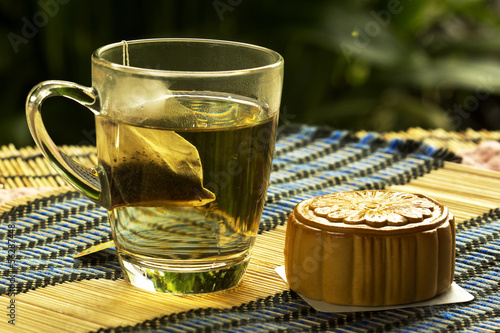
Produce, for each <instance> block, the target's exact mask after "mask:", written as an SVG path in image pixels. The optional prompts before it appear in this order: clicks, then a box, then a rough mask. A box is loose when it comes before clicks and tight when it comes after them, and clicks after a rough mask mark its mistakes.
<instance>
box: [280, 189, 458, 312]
mask: <svg viewBox="0 0 500 333" xmlns="http://www.w3.org/2000/svg"><path fill="white" fill-rule="evenodd" d="M287 223H288V225H287V234H286V242H285V271H286V276H287V280H288V282H289V285H290V287H291V289H293V290H294V291H296V292H298V293H301V294H303V295H304V296H307V297H310V298H313V299H317V300H323V301H327V302H330V303H335V304H343V305H358V306H381V305H395V304H404V303H412V302H418V301H422V300H425V299H429V298H432V297H434V296H436V295H439V294H441V293H443V292H444V291H446V290H448V288H449V287H450V285H451V283H452V281H453V274H454V266H455V223H454V217H453V215H452V214H451V213H450V212H449V211H448V209H447V208H446V207H445V206H443V205H441V204H440V203H438V202H437V201H435V200H434V199H431V198H429V197H427V196H425V195H421V194H411V193H405V192H395V191H352V192H340V193H333V194H328V195H325V196H321V197H316V198H312V199H309V200H305V201H303V202H301V203H299V204H298V205H297V206H296V207H295V209H294V211H293V212H292V213H291V214H290V216H289V218H288V222H287Z"/></svg>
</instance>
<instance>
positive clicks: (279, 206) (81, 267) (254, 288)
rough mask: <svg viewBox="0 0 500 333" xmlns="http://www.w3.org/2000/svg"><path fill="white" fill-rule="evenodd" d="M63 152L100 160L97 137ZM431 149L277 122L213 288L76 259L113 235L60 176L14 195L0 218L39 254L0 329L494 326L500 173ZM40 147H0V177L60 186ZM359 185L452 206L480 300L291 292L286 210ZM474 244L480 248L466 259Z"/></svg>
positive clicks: (2, 302) (461, 263) (112, 262)
mask: <svg viewBox="0 0 500 333" xmlns="http://www.w3.org/2000/svg"><path fill="white" fill-rule="evenodd" d="M78 149H81V150H78ZM66 152H68V153H70V154H73V156H75V157H77V158H78V159H80V160H81V161H83V162H84V163H88V165H91V164H93V163H95V155H94V152H93V148H92V147H83V148H82V147H66ZM435 152H436V150H432V149H429V147H427V146H426V145H415V143H414V142H412V143H411V145H410V144H408V145H405V142H404V140H403V141H401V140H396V141H380V140H378V138H377V136H374V135H372V134H367V135H365V136H363V137H361V138H356V137H355V136H353V135H351V134H350V133H347V132H343V131H325V130H320V129H318V128H314V127H306V126H302V127H298V128H291V129H286V130H284V131H283V132H282V133H281V136H280V140H279V142H278V144H277V152H276V158H275V161H274V169H273V173H272V177H271V182H270V187H269V191H268V197H267V203H266V208H265V212H264V214H263V218H262V222H261V227H260V234H259V235H258V238H257V242H256V245H255V250H254V253H253V257H252V261H251V263H250V266H249V269H248V272H247V274H246V275H245V278H244V280H243V282H242V284H241V285H240V286H238V287H237V288H235V289H233V290H229V291H225V292H220V293H216V294H211V295H200V296H174V295H162V294H153V293H149V292H145V291H142V290H139V289H137V288H135V287H132V286H129V285H128V284H127V283H125V282H124V281H123V279H121V277H120V274H119V268H118V266H117V265H116V258H114V257H113V253H108V252H105V253H97V254H94V255H91V256H89V258H87V259H84V261H77V260H75V259H73V258H72V255H73V254H74V253H75V252H77V251H79V249H83V248H84V247H86V246H88V244H90V243H98V242H102V241H105V240H106V239H109V235H106V228H107V226H106V218H105V212H103V211H102V209H101V208H100V207H98V206H96V205H95V204H93V203H91V202H90V201H89V200H87V199H85V198H84V197H83V196H81V195H80V194H78V193H77V192H74V191H72V190H70V189H68V188H66V187H63V188H60V189H58V190H55V191H53V192H50V193H44V194H40V195H38V196H35V197H32V198H23V199H18V200H17V201H14V202H11V203H9V204H8V205H4V206H1V207H0V210H1V211H3V214H2V215H1V217H0V222H1V223H3V226H5V223H8V221H14V222H15V221H18V223H19V222H22V221H24V223H25V224H24V225H22V228H21V229H22V230H21V231H20V232H19V233H20V235H23V236H30V237H31V238H29V239H28V238H27V240H26V243H25V244H26V245H25V246H26V247H27V248H33V249H37V248H38V249H39V250H40V251H41V253H42V254H41V256H40V258H39V259H37V260H38V261H36V262H35V261H33V260H34V259H33V258H31V259H30V258H28V257H29V254H27V255H26V256H25V257H24V259H25V260H26V268H25V272H26V273H28V272H32V276H29V274H25V276H24V280H23V281H22V283H19V287H20V288H21V289H23V291H24V292H23V293H20V294H17V295H16V296H15V302H16V303H15V304H16V326H15V327H14V326H12V325H10V324H8V322H7V320H6V319H4V320H2V321H0V331H1V332H4V331H5V332H87V331H98V330H101V331H125V332H142V331H151V332H167V331H174V332H175V331H179V332H181V331H204V330H216V331H258V330H261V331H286V330H289V331H294V330H313V331H314V330H332V331H333V330H339V331H360V330H361V331H362V330H369V329H371V330H378V331H391V330H398V329H408V330H412V329H414V330H419V329H420V330H421V329H422V328H427V329H434V330H441V331H445V330H450V329H455V330H460V329H467V330H473V329H474V328H481V330H482V331H494V330H495V327H496V328H498V327H499V326H497V325H500V321H499V314H500V307H498V306H496V307H495V306H494V304H495V302H496V304H499V302H498V301H499V299H498V286H499V278H498V276H500V275H499V272H498V267H496V266H497V265H496V261H498V260H499V259H500V244H499V242H498V239H499V234H500V230H499V229H500V227H499V224H500V222H499V212H498V209H497V207H499V206H500V202H499V199H498V198H500V196H499V195H500V176H499V174H498V173H497V172H493V171H484V170H479V169H473V168H470V167H465V166H462V165H458V164H455V163H449V162H444V161H443V160H442V159H439V158H436V157H435V156H434V155H433V154H435ZM36 154H38V153H37V151H36V150H30V148H25V149H20V150H17V149H15V148H14V147H12V146H11V147H7V148H6V147H3V148H2V155H0V176H1V178H0V182H2V183H3V184H4V187H5V188H16V187H21V186H33V187H37V186H38V187H41V186H52V187H56V186H59V187H60V186H64V185H65V184H64V182H62V179H59V178H58V176H57V175H56V174H55V172H53V171H51V169H50V168H48V167H47V165H46V164H45V163H46V162H45V161H44V160H43V158H42V157H41V156H39V155H36ZM43 168H45V169H43ZM42 169H43V171H42ZM49 178H50V180H49ZM363 188H392V189H397V190H405V191H411V192H419V193H424V194H427V195H430V196H432V197H434V198H435V199H437V200H439V201H441V202H442V203H443V204H445V205H447V206H448V207H449V208H450V210H451V211H452V212H453V213H454V214H455V216H456V217H457V220H458V224H459V227H458V228H457V230H458V231H457V274H456V278H455V280H456V281H457V282H458V283H460V285H462V286H463V287H464V288H466V289H467V290H468V291H469V292H471V293H473V294H474V296H476V300H475V301H473V302H472V303H470V304H462V305H450V306H438V307H426V308H415V309H402V310H393V311H381V312H376V313H372V312H363V313H356V314H324V313H318V312H316V311H314V310H313V309H312V308H310V307H309V306H308V305H307V304H306V303H305V302H303V301H302V300H301V299H300V297H298V296H297V295H296V294H295V293H293V292H291V291H289V290H288V287H287V285H286V284H285V283H284V282H283V281H282V280H281V279H280V278H279V277H278V276H277V274H276V273H275V272H274V269H275V268H276V267H277V266H279V265H282V264H283V246H284V239H285V225H284V224H285V221H286V216H287V214H288V212H289V211H290V210H291V209H292V208H293V206H294V205H295V204H296V203H297V202H299V201H301V200H303V199H305V198H308V197H311V196H316V195H321V194H323V193H329V192H332V191H341V190H352V189H363ZM42 216H43V218H42ZM28 217H29V218H30V219H31V220H30V219H28ZM72 219H73V220H74V221H77V222H79V223H80V224H81V225H80V226H77V227H75V231H72V229H71V226H68V227H67V228H68V230H67V231H65V232H61V235H62V236H60V239H59V240H58V239H56V238H54V239H52V240H50V241H49V240H47V238H46V237H45V236H43V235H40V234H36V232H38V231H40V230H42V229H43V230H48V229H50V227H51V226H58V225H60V224H61V223H65V221H66V222H68V221H71V220H72ZM41 220H43V223H42V224H40V221H41ZM82 221H83V222H82ZM0 226H2V224H0ZM36 226H38V229H37V227H36ZM96 227H99V228H101V229H100V231H99V232H100V234H99V233H98V234H93V235H94V237H93V238H90V240H85V237H84V236H81V235H85V233H86V232H89V231H92V230H94V229H95V228H96ZM30 228H31V229H30ZM3 230H5V229H3ZM94 231H95V230H94ZM94 231H92V232H94ZM1 234H2V233H1V231H0V235H1ZM95 235H98V236H95ZM107 237H108V238H107ZM1 239H3V240H5V237H3V238H1ZM30 239H31V240H30ZM75 240H76V242H75ZM71 241H73V242H75V244H71ZM30 242H31V243H30ZM37 242H39V244H38V245H36V244H35V243H37ZM57 242H60V243H57ZM65 242H66V243H65ZM43 246H46V247H45V248H44V247H43ZM43 251H45V252H43ZM32 255H33V254H32ZM44 255H45V257H44ZM479 255H481V256H482V257H483V258H486V259H484V260H482V261H481V260H475V261H474V260H471V258H472V257H476V256H479ZM61 258H63V259H64V260H62V259H61ZM29 260H32V261H31V262H30V261H29ZM55 263H58V265H59V266H57V265H55ZM76 263H78V265H77V264H76ZM30 264H31V266H30ZM41 264H44V265H45V266H40V265H41ZM51 265H52V266H51ZM51 267H52V270H51ZM30 270H31V271H30ZM2 274H3V280H5V279H6V278H7V276H8V274H9V272H8V271H6V270H3V271H2ZM495 276H496V280H495ZM30 281H31V282H30ZM485 281H486V282H485ZM4 282H5V281H4ZM7 285H8V283H7V284H5V283H4V284H3V286H7ZM0 286H2V284H0ZM2 293H3V294H4V295H2V296H1V297H0V306H1V307H2V308H4V309H6V306H8V305H9V301H10V299H9V297H8V296H7V295H5V290H4V292H2ZM7 319H8V318H7Z"/></svg>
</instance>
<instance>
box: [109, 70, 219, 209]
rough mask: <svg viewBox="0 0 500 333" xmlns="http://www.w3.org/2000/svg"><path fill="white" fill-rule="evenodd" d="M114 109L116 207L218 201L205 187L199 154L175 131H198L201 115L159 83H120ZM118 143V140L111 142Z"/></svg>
mask: <svg viewBox="0 0 500 333" xmlns="http://www.w3.org/2000/svg"><path fill="white" fill-rule="evenodd" d="M113 93H114V95H115V97H114V99H113V101H115V102H114V104H115V105H114V107H113V108H109V107H108V109H109V110H111V111H113V112H114V114H110V115H109V116H110V119H111V120H112V122H111V123H112V126H114V128H112V129H111V128H110V129H108V130H106V132H107V133H109V135H111V137H110V139H111V140H114V141H115V143H114V145H115V146H116V148H113V149H114V154H112V155H113V156H111V157H112V158H111V160H112V161H113V162H112V164H113V166H112V168H111V177H112V182H113V184H112V187H111V191H112V193H111V197H112V202H113V203H112V205H113V206H119V205H129V206H201V205H205V204H206V203H209V202H211V201H213V200H215V195H214V194H213V193H212V192H210V191H209V190H207V189H206V188H204V187H203V168H202V164H201V160H200V156H199V153H198V150H197V149H196V147H195V146H193V145H192V144H191V143H190V142H189V141H187V140H185V139H184V138H183V137H182V136H180V135H179V134H177V133H175V132H174V131H173V130H171V129H172V128H183V129H185V128H192V127H196V126H197V123H196V115H195V113H194V112H193V111H192V110H191V109H189V108H187V107H185V106H183V105H182V104H180V103H179V102H178V101H177V99H176V97H175V95H173V94H172V92H171V91H170V90H168V89H167V87H166V86H165V85H164V83H163V82H161V81H157V80H144V79H140V78H135V77H130V78H126V79H123V80H120V81H119V82H116V85H115V88H114V89H113ZM111 142H113V141H111Z"/></svg>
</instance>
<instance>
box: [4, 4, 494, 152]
mask: <svg viewBox="0 0 500 333" xmlns="http://www.w3.org/2000/svg"><path fill="white" fill-rule="evenodd" d="M30 25H31V26H30ZM30 28H32V29H30ZM0 35H2V36H3V37H2V38H1V41H0V77H1V80H2V89H1V90H0V95H1V100H2V103H1V109H0V112H1V115H2V117H1V119H0V144H6V143H14V144H16V145H17V146H24V145H31V144H32V141H31V137H30V135H29V133H28V130H27V126H26V121H25V114H24V103H25V98H26V95H27V94H28V92H29V90H30V89H31V87H33V86H34V85H35V84H36V83H38V82H40V81H43V80H47V79H59V80H69V81H74V82H77V83H80V84H84V85H90V82H91V77H90V55H91V53H92V52H93V51H94V50H95V49H96V48H98V47H99V46H102V45H106V44H109V43H112V42H116V41H120V40H124V39H127V40H130V39H139V38H153V37H202V38H215V39H227V40H237V41H242V42H249V43H253V44H258V45H262V46H266V47H269V48H272V49H274V50H276V51H278V52H280V53H281V54H282V55H283V56H284V58H285V86H284V91H283V101H282V114H281V121H282V123H286V122H301V123H308V124H321V125H330V126H333V127H336V128H342V129H351V130H360V129H365V130H376V131H388V130H401V129H406V128H408V127H412V126H421V127H424V128H437V127H441V128H445V129H448V130H462V129H465V128H466V127H472V128H475V129H479V128H486V129H490V130H496V129H499V127H500V107H499V105H500V104H499V102H500V100H499V98H498V93H499V92H500V60H499V55H500V2H499V1H477V0H448V1H431V0H421V1H396V0H389V1H376V0H371V1H368V0H353V1H339V0H337V1H331V0H330V1H328V0H318V1H314V2H305V1H299V0H289V1H277V0H253V1H250V0H215V1H212V0H211V1H196V0H185V1H182V0H172V1H159V0H151V1H142V2H141V1H126V0H124V1H116V0H112V1H111V0H110V1H96V0H89V1H78V0H37V1H8V0H0ZM44 120H45V123H46V125H47V127H48V130H49V133H50V134H51V136H52V137H53V139H54V141H55V142H56V143H58V144H62V143H66V144H78V143H92V132H93V128H94V125H93V116H92V114H91V113H90V112H88V111H86V110H85V109H84V108H83V107H81V106H78V105H77V104H76V103H74V102H71V101H67V100H64V99H62V98H56V99H54V98H53V99H50V100H48V101H47V102H46V104H45V105H44Z"/></svg>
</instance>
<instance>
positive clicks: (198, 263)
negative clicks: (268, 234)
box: [96, 92, 278, 293]
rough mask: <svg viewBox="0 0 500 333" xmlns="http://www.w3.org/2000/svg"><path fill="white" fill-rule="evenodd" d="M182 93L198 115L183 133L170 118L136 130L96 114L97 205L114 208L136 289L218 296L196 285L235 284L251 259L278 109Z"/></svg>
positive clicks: (118, 239) (116, 227)
mask: <svg viewBox="0 0 500 333" xmlns="http://www.w3.org/2000/svg"><path fill="white" fill-rule="evenodd" d="M175 97H176V99H177V101H178V102H179V103H180V104H181V105H183V106H184V107H185V108H186V109H187V110H191V111H192V115H194V117H193V119H194V121H193V124H192V127H182V128H177V127H176V124H175V122H172V123H168V122H167V121H165V119H166V118H167V117H165V118H157V119H151V118H146V117H145V120H144V121H142V122H141V123H139V124H132V123H125V122H119V121H116V120H115V119H111V118H108V117H106V116H104V115H101V116H98V117H96V130H97V136H98V140H97V142H98V143H99V147H98V151H99V159H100V161H99V162H100V163H99V165H100V167H99V168H98V171H99V177H100V179H101V184H102V198H101V200H100V201H101V204H102V205H103V206H105V207H106V208H107V209H108V210H109V212H110V222H111V226H112V229H113V232H114V239H115V243H116V246H117V251H118V254H119V256H120V257H121V260H122V265H123V268H124V270H125V271H127V270H130V271H133V274H131V276H144V280H143V281H131V282H132V283H133V284H140V286H141V287H142V288H145V289H151V290H154V289H156V290H157V289H158V288H159V287H161V288H167V289H168V290H163V291H167V292H174V293H176V292H178V293H191V292H205V291H211V290H199V289H198V288H206V287H205V286H206V285H207V284H206V283H205V282H203V283H201V282H200V283H198V282H199V281H201V280H200V279H202V280H203V279H214V281H215V283H219V284H220V283H222V284H223V283H224V279H223V278H221V277H223V276H227V277H228V281H229V280H231V281H230V282H231V283H232V284H234V277H235V275H240V276H239V277H237V278H241V276H242V275H243V273H244V271H245V267H246V265H247V263H248V260H249V258H250V249H251V247H252V245H253V243H254V241H255V235H256V232H257V230H258V225H259V220H260V217H261V214H262V207H263V202H264V200H265V196H266V191H267V183H268V179H269V170H270V164H271V160H272V152H273V147H274V136H275V130H276V124H277V114H278V113H277V112H274V113H271V112H270V110H267V109H266V107H265V106H264V105H263V104H262V103H258V102H256V101H254V100H251V99H248V98H244V97H239V96H230V97H228V96H227V94H226V95H219V94H215V93H205V92H204V93H189V94H188V93H177V95H176V96H175ZM170 98H171V97H170ZM274 111H275V110H274ZM164 112H165V114H168V112H169V111H168V110H165V111H164ZM156 114H157V115H158V114H159V113H158V112H156ZM168 119H172V117H170V118H168ZM183 126H185V122H184V124H183ZM148 267H149V268H150V270H149V269H148ZM137 271H140V272H139V273H140V274H137ZM186 271H188V272H189V273H183V272H186ZM196 273H199V274H196ZM166 280H168V281H173V282H171V283H170V287H165V285H166V283H165V281H166ZM197 281H198V282H197ZM145 285H146V287H145ZM216 289H224V288H223V287H222V288H220V286H218V287H217V288H216Z"/></svg>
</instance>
